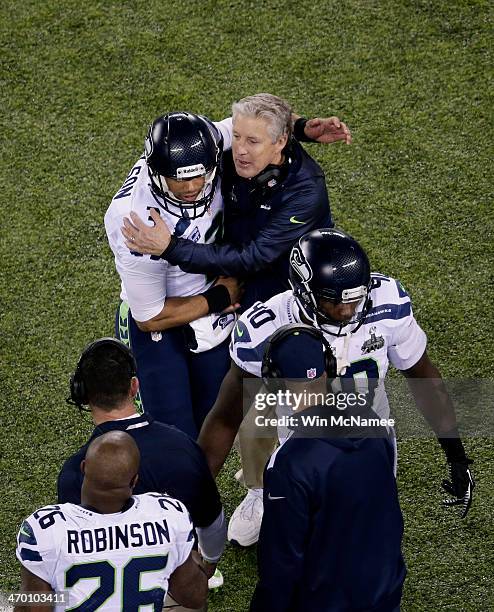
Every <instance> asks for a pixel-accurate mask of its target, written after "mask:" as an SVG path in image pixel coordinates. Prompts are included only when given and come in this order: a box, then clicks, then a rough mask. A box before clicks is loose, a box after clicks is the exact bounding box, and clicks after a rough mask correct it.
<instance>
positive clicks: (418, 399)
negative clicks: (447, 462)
mask: <svg viewBox="0 0 494 612" xmlns="http://www.w3.org/2000/svg"><path fill="white" fill-rule="evenodd" d="M403 374H404V375H405V376H406V378H407V382H408V386H409V388H410V391H411V392H412V395H413V398H414V400H415V403H416V405H417V408H418V409H419V410H420V412H421V413H422V414H423V416H424V418H425V420H426V421H427V422H428V423H429V425H430V426H431V428H432V429H433V430H434V432H435V433H436V435H437V436H438V437H440V436H441V434H446V433H449V432H451V431H452V430H454V429H455V428H456V425H457V423H456V414H455V409H454V406H453V403H452V401H451V398H450V396H449V393H448V390H447V388H446V385H445V384H444V380H443V379H442V377H441V373H440V372H439V370H438V368H437V367H436V366H435V365H434V364H433V363H432V361H431V360H430V359H429V356H428V355H427V352H425V353H424V354H423V355H422V357H421V358H420V359H419V361H418V362H417V363H416V364H415V365H414V366H413V367H412V368H410V369H409V370H406V371H404V372H403Z"/></svg>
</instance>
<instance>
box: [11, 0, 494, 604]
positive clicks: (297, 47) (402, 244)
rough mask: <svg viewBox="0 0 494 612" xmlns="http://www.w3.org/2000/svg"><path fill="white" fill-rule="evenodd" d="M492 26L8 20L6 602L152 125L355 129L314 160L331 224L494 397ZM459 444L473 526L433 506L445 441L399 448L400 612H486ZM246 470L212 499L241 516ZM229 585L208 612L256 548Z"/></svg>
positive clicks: (491, 548) (53, 12)
mask: <svg viewBox="0 0 494 612" xmlns="http://www.w3.org/2000/svg"><path fill="white" fill-rule="evenodd" d="M492 22H493V10H492V5H490V3H489V2H488V1H483V0H471V1H467V0H452V1H451V2H446V1H445V0H442V1H441V0H439V1H436V2H434V1H432V0H416V1H406V0H395V1H389V0H388V1H382V2H378V1H377V0H362V1H360V2H358V1H356V0H350V1H348V2H335V1H334V0H329V1H327V2H323V1H321V0H314V1H313V2H311V3H307V2H305V3H304V2H294V1H292V0H287V1H285V2H281V1H279V0H268V1H267V2H263V3H256V2H240V1H239V0H230V1H228V2H227V1H226V0H217V1H214V0H207V1H203V2H199V1H195V0H191V1H189V2H185V1H183V0H169V1H168V2H166V3H164V2H157V1H156V0H148V1H146V2H144V1H142V0H134V1H133V2H127V1H123V2H115V1H107V2H102V1H100V0H88V1H87V2H85V3H83V2H75V1H74V0H59V1H58V2H55V1H54V0H47V1H45V2H39V1H35V0H23V1H22V2H21V1H20V0H4V2H3V3H2V4H1V7H0V45H1V67H0V79H1V89H0V103H1V108H2V113H1V118H0V122H1V131H0V138H1V143H2V161H1V169H2V185H1V188H2V194H1V203H2V209H1V210H2V223H1V227H2V231H1V233H0V256H1V260H2V265H1V268H0V275H1V287H2V289H1V307H0V330H1V334H2V337H1V342H0V346H1V373H0V376H1V382H2V389H3V394H2V395H3V398H2V408H1V425H2V430H3V441H2V445H1V455H0V478H1V488H0V491H1V492H2V498H1V504H0V590H9V589H15V588H16V587H17V586H18V573H19V569H18V566H17V562H16V560H15V556H14V550H15V536H16V532H17V529H18V526H19V523H20V521H21V519H22V518H23V517H24V516H26V515H28V514H30V513H31V512H32V511H33V510H34V509H35V508H37V507H39V506H41V505H44V504H47V503H50V502H53V501H54V500H55V478H56V474H57V473H58V470H59V467H60V465H61V462H62V461H63V459H64V458H65V457H66V456H67V455H68V454H69V453H70V452H72V451H73V450H75V449H76V447H77V446H78V445H79V444H81V443H82V442H83V441H84V439H85V438H86V436H87V434H88V433H89V431H90V430H91V425H90V422H89V419H88V418H81V417H80V416H79V415H78V414H77V412H76V411H75V410H71V409H70V408H68V407H67V406H66V405H65V402H64V398H65V397H66V396H67V393H68V389H67V381H68V376H69V373H70V372H71V371H72V370H73V368H74V366H75V363H76V361H77V358H78V355H79V353H80V351H81V349H82V347H83V346H84V345H85V344H86V343H87V342H88V341H90V340H92V339H94V338H96V337H100V336H103V335H108V334H111V333H112V330H113V317H114V311H115V307H116V304H117V299H118V292H119V283H118V279H117V275H116V272H115V270H114V267H113V260H112V257H111V255H110V250H109V248H108V246H107V244H106V237H105V233H104V227H103V215H104V212H105V210H106V208H107V206H108V204H109V202H110V200H111V197H112V195H113V194H114V192H115V191H116V190H117V188H118V187H119V186H120V184H121V183H122V181H123V179H124V178H125V176H126V175H127V172H128V170H129V169H130V168H131V165H132V163H133V162H134V160H135V159H136V158H137V157H138V156H139V155H140V154H141V152H142V149H143V139H144V135H145V132H146V129H147V125H148V124H149V123H150V121H151V120H152V119H153V118H154V117H155V116H156V115H157V114H159V113H160V112H165V111H169V110H177V109H187V110H191V111H195V112H200V113H203V114H205V115H208V116H209V117H211V118H213V119H220V118H222V117H224V116H227V115H228V114H229V108H230V105H231V102H232V101H233V100H235V99H238V98H240V97H242V96H245V95H249V94H252V93H256V92H259V91H269V92H272V93H276V94H278V95H281V96H283V97H286V98H287V99H288V100H290V102H291V103H292V104H293V106H294V108H295V110H296V111H297V112H299V113H300V114H305V115H308V116H328V115H332V114H335V115H338V116H339V117H340V118H342V119H343V120H344V121H346V122H347V123H348V125H349V126H350V127H351V129H352V132H353V136H354V144H353V145H352V146H351V147H346V146H344V145H335V146H331V147H324V146H319V145H309V150H310V152H311V154H312V155H314V157H316V159H317V160H318V161H319V162H320V163H321V165H322V166H323V168H324V169H325V171H326V174H327V183H328V188H329V193H330V197H331V202H332V207H333V212H334V215H335V217H336V221H337V224H338V225H339V226H341V227H342V228H344V229H346V230H347V231H349V232H350V233H352V234H354V235H355V236H356V237H357V238H358V239H359V240H360V241H361V242H362V244H363V245H364V246H365V247H366V249H367V251H368V253H369V255H370V258H371V261H372V262H373V268H374V269H375V270H378V271H381V272H386V273H387V274H390V275H392V276H396V277H397V278H399V279H400V280H401V281H402V282H403V283H404V285H405V287H406V288H407V289H408V291H409V292H410V293H411V294H412V297H413V298H414V304H415V313H416V316H417V318H418V319H419V321H420V323H421V324H422V326H423V327H424V329H425V330H426V331H427V334H428V336H429V352H430V354H431V356H432V358H433V360H434V361H435V362H436V363H437V364H438V365H439V367H440V369H441V370H442V372H443V374H444V375H446V376H448V377H451V378H454V377H457V378H459V377H467V378H475V377H479V378H491V379H492V378H494V357H493V352H492V349H493V345H492V303H493V299H494V289H493V287H494V283H493V273H492V272H493V269H494V254H493V243H494V231H493V228H494V223H493V208H492V153H493V147H492V141H493V130H492V123H493V113H492V108H493V95H492V92H493V85H494V84H493V68H492V66H493V64H492V53H491V50H492V34H493V29H492ZM485 409H486V410H490V411H492V409H493V406H492V405H490V406H489V405H487V406H486V407H485ZM466 444H467V447H468V452H469V453H470V454H471V455H472V457H474V459H475V465H474V473H475V476H476V479H477V488H476V490H475V501H474V505H473V507H472V510H471V512H470V515H469V517H468V519H467V520H465V521H463V522H461V521H460V520H459V519H458V518H457V517H456V516H454V515H453V513H451V514H450V513H447V512H445V511H444V510H443V509H442V508H441V507H440V500H441V498H442V495H441V493H440V490H439V483H440V482H441V479H442V478H443V477H444V475H445V474H444V460H443V456H442V453H441V451H440V449H439V446H438V445H437V443H436V442H434V441H433V440H401V442H400V465H399V474H398V480H399V489H400V495H401V502H402V506H403V512H404V516H405V542H404V552H405V555H406V559H407V563H408V570H409V574H408V578H407V582H406V589H405V595H404V600H403V608H402V609H403V610H404V611H406V612H408V611H412V610H413V611H415V610H426V611H436V610H447V611H448V612H449V611H451V612H460V611H472V612H478V611H488V610H493V609H494V586H493V582H494V579H493V576H494V532H493V505H494V494H493V490H494V477H493V473H494V470H493V467H494V451H493V444H492V438H489V437H488V436H486V437H485V438H475V439H471V440H467V441H466ZM235 466H236V459H235V458H234V457H232V458H231V460H230V462H229V464H228V465H227V467H226V469H225V471H224V473H223V475H222V478H221V481H220V485H221V490H222V493H223V496H224V502H225V506H226V508H227V510H228V512H229V513H231V512H232V511H233V509H234V507H235V505H236V504H237V502H238V501H240V499H241V497H242V491H241V489H240V487H239V486H238V485H237V484H236V483H235V482H234V481H233V478H232V476H233V473H234V470H235ZM221 569H222V571H223V573H224V576H225V587H224V588H223V589H222V590H221V591H219V592H217V593H215V594H213V595H212V596H211V601H210V610H211V611H212V612H220V611H221V612H241V611H243V610H246V609H247V607H248V602H249V599H250V595H251V593H252V590H253V587H254V584H255V577H256V566H255V549H252V550H248V551H242V550H238V549H233V548H230V547H229V548H227V551H226V554H225V557H224V559H223V560H222V562H221ZM280 588H282V585H280ZM308 612H317V611H308Z"/></svg>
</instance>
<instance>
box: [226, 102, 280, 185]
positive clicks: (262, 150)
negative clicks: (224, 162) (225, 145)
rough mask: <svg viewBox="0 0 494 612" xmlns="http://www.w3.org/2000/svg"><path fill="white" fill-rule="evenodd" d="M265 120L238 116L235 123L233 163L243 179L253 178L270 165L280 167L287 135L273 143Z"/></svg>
mask: <svg viewBox="0 0 494 612" xmlns="http://www.w3.org/2000/svg"><path fill="white" fill-rule="evenodd" d="M268 125H269V124H268V122H267V121H266V120H265V119H261V118H255V117H248V116H247V115H241V114H238V115H236V116H235V119H234V121H233V143H232V150H233V161H234V163H235V170H236V171H237V174H238V175H239V176H242V177H243V178H252V177H253V176H256V174H259V172H262V171H263V170H264V168H265V167H266V166H267V165H268V164H276V165H280V164H281V163H282V161H283V157H282V154H281V151H282V150H283V148H284V146H285V145H286V141H287V135H286V134H285V135H283V136H281V137H280V138H279V139H278V140H277V141H276V142H273V140H272V138H271V136H270V134H269V131H268Z"/></svg>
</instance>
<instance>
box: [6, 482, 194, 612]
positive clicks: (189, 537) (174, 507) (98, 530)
mask: <svg viewBox="0 0 494 612" xmlns="http://www.w3.org/2000/svg"><path fill="white" fill-rule="evenodd" d="M193 544H194V532H193V527H192V523H191V521H190V517H189V513H188V511H187V509H186V507H185V506H184V505H183V504H182V503H181V502H179V501H178V500H176V499H174V498H172V497H168V496H166V495H163V494H158V493H145V494H143V495H134V496H133V497H132V498H131V501H130V503H129V507H128V508H127V509H126V510H123V511H122V512H118V513H115V514H99V513H97V512H92V511H90V510H86V509H85V508H83V507H82V506H78V505H76V504H61V505H57V506H46V507H45V508H41V509H40V510H38V511H37V512H34V513H33V514H32V515H31V516H29V517H28V518H27V519H26V520H25V521H24V522H23V524H22V526H21V528H20V531H19V535H18V536H17V550H16V555H17V558H18V559H19V561H20V562H21V563H22V565H23V566H24V567H26V568H27V569H28V570H29V571H30V572H31V573H33V574H35V575H36V576H38V577H39V578H41V579H42V580H44V581H45V582H48V583H49V584H50V585H51V587H52V588H53V590H54V591H57V592H59V591H65V592H66V593H67V595H68V598H69V601H68V602H67V601H65V603H64V604H63V605H58V606H57V607H56V608H55V609H56V610H57V611H58V610H65V609H66V608H72V607H76V606H79V605H80V604H82V603H83V602H84V603H85V604H86V606H88V607H87V609H88V610H89V609H90V610H96V609H98V610H102V611H105V612H106V611H110V610H111V611H114V610H115V611H117V610H118V611H120V610H139V609H140V608H139V606H143V608H142V609H146V610H161V607H162V604H163V599H164V597H165V595H166V592H167V590H168V579H169V577H170V575H171V574H172V573H173V571H174V570H175V569H176V568H177V567H179V566H180V565H182V564H183V563H184V562H185V561H186V560H187V559H188V557H189V555H190V552H191V550H192V546H193ZM99 606H101V607H99ZM78 609H79V608H78ZM81 609H82V608H81ZM84 609H86V608H85V607H84Z"/></svg>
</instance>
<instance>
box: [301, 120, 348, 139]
mask: <svg viewBox="0 0 494 612" xmlns="http://www.w3.org/2000/svg"><path fill="white" fill-rule="evenodd" d="M304 132H305V135H306V136H307V137H308V138H311V139H312V140H316V141H317V142H322V143H332V142H338V141H339V140H344V141H345V142H346V144H347V145H349V144H351V142H352V135H351V133H350V130H349V129H348V127H347V126H346V124H345V123H343V121H340V120H339V119H338V117H325V118H323V119H321V118H319V117H316V118H315V119H309V120H308V121H307V123H306V124H305V128H304Z"/></svg>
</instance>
